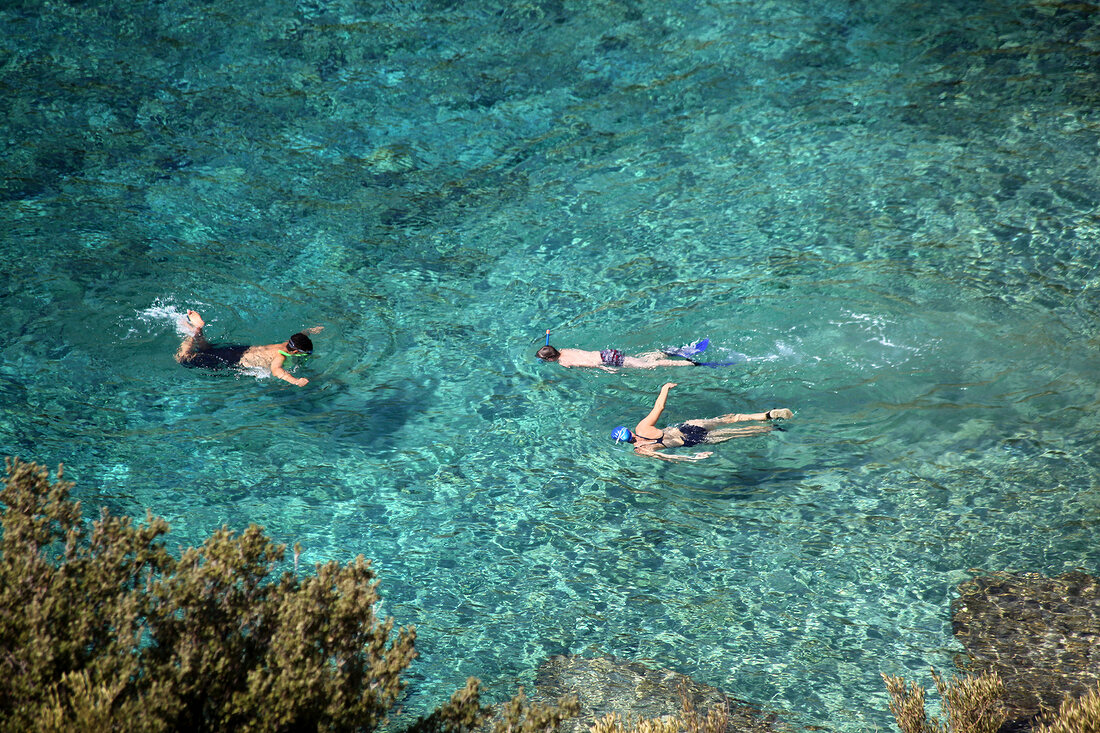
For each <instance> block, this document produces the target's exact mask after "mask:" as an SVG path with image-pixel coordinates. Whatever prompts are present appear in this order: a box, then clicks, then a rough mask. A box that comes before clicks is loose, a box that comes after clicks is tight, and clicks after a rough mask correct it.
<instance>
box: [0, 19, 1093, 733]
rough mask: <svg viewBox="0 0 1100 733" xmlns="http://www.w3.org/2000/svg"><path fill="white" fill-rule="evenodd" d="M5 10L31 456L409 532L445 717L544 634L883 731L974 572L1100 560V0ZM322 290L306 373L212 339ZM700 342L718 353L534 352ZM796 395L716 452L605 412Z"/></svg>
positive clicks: (163, 500)
mask: <svg viewBox="0 0 1100 733" xmlns="http://www.w3.org/2000/svg"><path fill="white" fill-rule="evenodd" d="M127 7H128V8H130V9H128V10H121V9H119V8H118V7H115V4H112V3H105V2H96V1H94V0H92V1H89V2H84V3H73V4H66V3H59V2H58V3H50V4H49V5H48V6H41V5H40V4H37V3H9V4H8V5H6V6H5V8H4V9H3V10H2V11H0V16H2V17H0V21H2V25H0V27H2V28H4V31H3V32H2V36H0V54H2V55H0V83H2V87H0V93H2V94H3V96H4V103H5V108H6V110H7V113H6V115H5V116H4V119H3V123H2V124H3V133H4V134H3V135H2V136H0V141H3V144H4V145H5V152H4V157H3V169H4V176H3V182H2V188H0V202H2V203H0V217H2V223H3V226H2V227H0V231H2V234H0V237H2V239H0V247H2V252H3V256H4V262H5V270H6V273H7V277H6V278H4V281H3V286H2V289H0V295H2V298H3V301H2V302H3V306H2V307H3V314H4V317H5V321H6V322H7V324H8V334H7V338H6V343H5V348H4V349H3V351H2V352H0V395H2V401H0V405H2V407H0V410H2V412H0V448H2V449H3V452H4V453H5V454H18V455H21V456H23V457H27V458H34V459H36V460H38V461H40V462H44V463H47V464H51V465H53V464H56V463H59V462H64V463H65V465H66V473H67V475H68V477H69V478H72V479H75V480H76V481H78V493H79V496H80V497H81V498H82V499H83V500H84V501H85V503H86V506H88V507H95V508H98V507H100V506H107V507H109V508H111V509H112V510H113V511H117V512H126V513H131V514H136V515H142V514H144V511H145V509H146V508H147V507H148V508H149V509H151V510H152V511H154V512H155V513H158V514H161V515H164V516H166V517H167V518H168V519H169V520H170V522H171V523H172V526H173V537H174V538H176V539H178V540H179V541H180V542H185V543H194V542H199V541H201V540H202V538H204V537H205V536H206V535H207V534H209V532H210V531H211V530H213V529H214V528H216V527H218V526H220V525H222V524H229V525H230V526H233V527H236V528H243V527H244V526H245V525H247V524H248V523H249V522H258V523H260V524H262V525H264V526H265V527H266V528H267V530H268V532H269V533H270V534H271V535H272V536H273V537H275V538H276V539H278V540H280V541H283V542H287V543H293V542H294V541H297V540H300V541H301V542H302V544H303V545H304V546H305V547H306V554H305V557H306V559H307V560H310V561H321V560H326V559H339V560H347V559H349V558H350V557H352V556H353V555H355V554H359V553H362V554H364V555H366V556H368V557H371V558H373V559H374V560H375V562H376V565H377V567H378V569H379V571H380V574H381V576H382V580H383V590H384V593H385V597H386V601H385V611H386V612H387V613H390V614H392V615H394V616H395V617H396V618H397V619H398V621H399V622H400V623H414V624H416V625H417V626H418V629H419V640H420V644H419V646H420V649H421V652H422V655H423V656H422V658H421V660H420V661H419V662H418V663H417V665H416V668H415V671H414V678H415V683H416V684H415V688H414V692H413V695H412V697H411V698H410V701H409V707H411V708H413V709H416V708H418V707H420V706H427V705H431V704H435V703H438V702H439V701H441V700H442V699H444V697H445V696H446V695H447V694H449V692H450V691H451V690H453V689H454V688H456V687H458V686H460V685H461V683H462V681H463V680H464V678H465V677H466V676H467V675H476V676H479V677H481V678H482V680H483V681H484V682H485V683H486V684H488V685H489V686H490V688H491V689H492V691H493V692H494V694H496V695H498V696H504V695H506V694H508V693H510V692H511V690H513V689H514V687H515V686H516V685H518V684H530V682H531V681H532V679H533V673H534V669H535V667H536V666H537V664H538V663H539V661H540V660H541V659H543V658H544V657H546V656H547V655H550V654H555V653H562V652H575V653H607V654H616V655H620V656H624V657H629V658H632V659H638V660H642V661H648V662H650V663H652V664H659V665H664V666H669V667H672V668H675V669H677V670H679V671H682V672H684V673H687V674H690V675H692V676H694V677H696V678H697V679H699V680H701V681H705V682H708V683H711V684H714V685H716V686H718V687H720V688H722V689H723V690H726V691H728V692H730V693H731V694H734V695H737V696H738V697H742V698H745V699H748V700H752V701H754V702H757V703H759V704H762V705H766V706H768V707H770V708H773V709H778V710H780V711H781V712H782V713H783V714H784V715H785V716H786V717H787V718H788V719H790V720H792V721H794V722H796V723H801V724H816V725H823V726H826V727H828V728H830V729H835V730H838V731H857V730H866V729H868V728H871V727H874V726H878V727H879V728H880V729H884V728H886V727H888V726H889V724H890V721H889V714H888V713H887V712H886V697H885V693H884V691H883V689H882V683H881V680H880V678H879V672H882V671H885V672H889V673H893V674H904V675H907V676H909V677H915V678H918V679H922V680H927V668H928V666H929V665H935V666H936V667H937V668H947V667H949V665H950V663H951V660H952V658H953V656H954V654H956V653H957V652H958V651H959V647H958V646H957V645H956V644H955V643H954V641H953V640H952V637H951V632H950V617H949V604H950V601H951V598H952V597H953V593H954V590H953V589H954V587H955V585H956V584H957V583H958V582H960V581H962V580H965V579H966V578H968V577H970V573H971V572H972V571H993V570H1002V569H1012V570H1029V571H1037V572H1043V573H1048V574H1056V573H1059V572H1063V571H1065V570H1068V569H1072V568H1083V569H1085V570H1086V571H1092V572H1095V571H1096V570H1097V565H1098V560H1100V551H1098V550H1097V547H1100V542H1098V539H1100V538H1098V535H1100V499H1098V498H1097V497H1098V493H1097V491H1098V488H1100V487H1098V484H1100V470H1098V466H1100V455H1098V451H1097V448H1096V442H1097V433H1098V425H1100V421H1098V419H1097V418H1096V408H1097V403H1098V388H1097V374H1098V373H1100V369H1098V367H1100V360H1098V358H1097V346H1098V343H1100V338H1098V330H1097V315H1098V312H1100V289H1098V285H1100V272H1098V268H1097V265H1098V263H1100V220H1098V218H1097V215H1096V205H1095V202H1096V201H1097V193H1098V191H1100V181H1098V180H1097V174H1096V156H1097V152H1098V150H1100V149H1098V141H1100V135H1098V133H1100V126H1098V122H1100V120H1098V117H1097V112H1096V109H1097V101H1098V92H1097V91H1096V90H1097V89H1100V84H1098V82H1100V78H1098V68H1097V61H1096V58H1097V56H1096V51H1097V50H1098V49H1100V21H1098V20H1097V18H1096V16H1095V15H1092V14H1089V13H1087V12H1086V11H1087V8H1086V7H1085V6H1081V5H1072V4H1069V5H1059V4H1057V3H1022V2H1021V3H1007V2H1004V3H998V2H989V3H977V4H974V3H936V4H929V5H924V4H913V3H873V4H872V3H847V2H845V3H840V2H813V3H805V2H798V3H794V2H786V1H782V2H769V3H712V4H704V5H700V4H698V3H660V4H655V3H628V2H606V3H599V2H593V3H583V4H580V3H578V4H572V3H562V2H541V3H488V4H487V3H468V4H463V3H459V2H442V1H441V2H434V3H433V2H422V3H389V4H383V3H377V4H358V3H351V2H346V3H339V2H332V3H325V2H299V3H297V4H294V3H289V2H287V3H264V4H262V6H260V7H257V5H256V4H250V3H236V2H223V3H218V4H216V5H203V6H192V5H189V4H183V3H174V2H166V3H155V2H148V3H141V4H137V5H131V6H127ZM188 307H195V308H198V309H199V310H200V311H201V312H202V313H203V314H204V316H205V317H206V319H207V321H208V322H209V324H210V326H209V334H210V336H211V337H212V338H214V339H215V340H217V341H237V342H253V343H264V342H270V341H275V340H279V339H282V338H285V337H286V335H288V334H289V333H291V332H293V331H295V330H298V329H299V328H301V327H304V326H308V325H313V324H323V325H325V327H326V329H325V331H324V332H323V333H322V334H321V335H320V336H318V337H317V338H316V339H315V341H316V343H317V346H318V357H317V358H315V359H314V360H312V361H311V363H310V364H309V365H308V366H307V367H305V368H304V369H303V370H302V372H301V373H302V374H306V375H307V376H309V377H310V378H311V380H312V382H311V384H310V385H309V386H308V387H307V388H305V389H295V388H293V387H290V386H289V385H284V384H283V383H281V382H278V381H276V380H271V379H257V378H256V376H255V375H237V376H227V375H210V374H203V373H196V372H195V371H184V370H182V369H180V368H179V367H178V366H177V365H176V364H175V363H174V362H173V361H172V358H171V355H172V352H173V351H174V349H175V346H176V344H177V343H178V336H177V334H176V330H175V326H174V320H175V318H176V317H178V314H180V313H182V312H183V310H185V309H186V308H188ZM546 328H551V329H553V334H554V342H555V343H557V344H559V345H567V346H580V347H587V348H595V349H598V348H602V347H604V346H609V345H613V346H616V347H619V348H623V349H626V350H628V351H633V350H638V351H640V350H643V349H647V348H650V347H652V346H655V345H680V344H683V343H686V342H689V341H692V340H695V339H697V338H700V337H704V336H706V337H709V338H710V339H711V341H712V344H713V346H712V347H711V349H712V351H713V352H714V353H715V355H719V356H720V355H721V354H723V353H726V354H736V353H740V354H744V355H746V356H747V357H748V360H747V361H746V363H745V364H744V365H741V366H738V367H735V368H730V369H723V370H702V369H699V370H690V371H686V372H675V373H669V372H655V373H642V372H637V373H632V372H624V373H619V374H606V373H603V372H598V371H593V372H585V371H577V370H573V371H566V370H561V369H555V368H552V367H549V366H546V365H541V364H539V363H537V362H536V361H535V360H534V358H533V352H534V350H535V349H536V348H537V346H538V345H539V344H540V343H541V341H542V334H543V331H544V329H546ZM669 378H672V379H675V380H677V381H679V382H680V386H679V387H678V388H677V389H676V390H675V391H674V393H673V397H672V399H671V402H670V406H669V409H668V412H667V416H668V419H669V422H673V421H676V420H680V419H686V418H690V417H703V416H711V415H715V414H719V413H722V412H727V411H730V410H756V409H765V408H768V407H773V406H789V407H791V408H792V409H794V410H795V412H796V419H795V420H792V421H790V423H789V425H788V427H789V429H788V430H787V431H786V432H783V433H775V434H772V435H770V436H768V437H767V438H764V439H759V440H743V441H735V442H730V443H726V444H723V445H722V446H720V447H719V448H718V449H717V450H716V452H715V453H716V455H715V457H714V458H712V459H710V460H709V461H707V462H704V463H701V464H696V465H672V464H666V463H658V462H647V461H644V460H642V459H639V458H636V457H634V456H633V455H631V454H630V453H629V452H626V451H624V450H616V449H615V448H614V447H613V446H612V445H611V444H610V442H609V441H608V440H607V437H606V436H607V435H608V433H609V431H610V429H611V428H612V427H614V426H615V425H617V424H620V423H628V424H630V423H632V422H633V421H636V420H637V419H638V418H639V417H640V416H641V415H643V414H644V413H645V411H646V410H647V408H648V406H649V405H650V404H651V402H652V399H653V396H654V394H655V392H656V390H657V388H658V387H659V386H660V384H661V383H662V382H663V381H665V380H666V379H669Z"/></svg>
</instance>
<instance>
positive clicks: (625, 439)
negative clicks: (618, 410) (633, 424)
mask: <svg viewBox="0 0 1100 733" xmlns="http://www.w3.org/2000/svg"><path fill="white" fill-rule="evenodd" d="M633 437H634V433H632V432H630V431H629V430H627V429H626V428H624V427H623V426H622V425H620V426H619V427H617V428H615V429H614V430H612V431H611V439H612V440H614V441H615V442H616V443H629V442H630V439H631V438H633Z"/></svg>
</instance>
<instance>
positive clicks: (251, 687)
mask: <svg viewBox="0 0 1100 733" xmlns="http://www.w3.org/2000/svg"><path fill="white" fill-rule="evenodd" d="M6 468H7V473H6V476H5V479H4V488H3V490H2V491H0V502H2V503H3V505H4V513H3V520H2V526H3V535H2V537H0V730H3V731H34V730H59V729H63V728H64V729H69V730H97V731H107V730H127V731H131V730H132V731H167V730H189V731H207V730H230V729H231V730H234V731H248V730H264V731H278V730H368V731H369V730H373V729H375V728H377V727H378V726H379V725H380V724H381V723H382V722H383V720H385V717H386V714H387V712H388V711H389V710H390V708H391V707H392V706H393V704H394V703H395V701H396V700H397V699H398V698H399V696H400V695H401V694H402V691H403V689H404V683H403V681H402V680H401V673H402V672H403V671H404V670H405V669H406V668H407V667H408V666H409V664H410V663H411V662H412V661H413V659H414V658H415V657H416V650H415V648H414V642H415V639H416V632H415V630H414V629H413V628H411V627H409V628H402V629H398V630H397V632H396V634H394V629H393V619H385V620H381V619H379V618H377V617H376V616H375V615H374V606H375V603H376V602H377V600H378V593H377V585H378V584H377V581H376V580H375V575H374V572H373V571H372V570H371V566H370V563H369V562H367V561H365V560H364V559H363V558H362V557H358V558H356V559H355V561H354V562H351V563H349V564H347V565H345V566H343V567H341V566H339V565H338V564H336V563H328V564H325V565H318V566H317V567H316V568H315V572H314V573H313V574H312V575H308V576H306V577H298V576H297V575H296V574H294V573H290V572H284V573H283V574H282V575H281V576H279V577H273V574H274V572H275V568H276V566H277V565H278V564H280V563H281V562H282V560H283V557H284V551H285V548H284V547H283V546H281V545H275V544H273V543H272V542H271V541H270V540H269V539H268V538H267V537H265V536H264V534H263V531H262V530H261V529H260V528H259V527H257V526H254V525H253V526H251V527H249V528H248V529H247V530H245V531H244V532H243V533H241V534H239V535H238V534H235V533H233V532H230V531H229V530H227V529H224V528H223V529H221V530H219V531H217V532H215V533H214V535H213V536H211V537H210V538H209V539H208V540H207V541H206V542H205V543H204V544H203V546H202V547H200V548H189V549H187V550H185V551H183V552H182V553H181V554H180V556H179V557H178V558H177V557H175V556H173V555H172V553H170V552H168V551H167V550H166V549H165V547H164V544H163V541H162V539H161V538H162V537H163V535H165V534H166V533H167V532H168V525H167V524H166V523H165V522H164V520H162V519H159V518H154V517H153V516H151V515H148V516H147V517H146V521H145V523H144V524H142V525H140V526H135V525H134V523H133V522H132V521H131V520H130V518H128V517H113V516H111V515H110V514H109V513H108V512H107V511H106V510H104V511H103V512H102V513H101V515H100V518H99V519H98V520H97V521H95V522H94V523H92V524H91V526H90V527H89V526H88V525H87V524H86V523H85V522H84V520H83V518H82V515H81V509H80V505H79V504H78V503H77V502H75V501H73V500H71V499H70V498H69V492H70V489H71V488H72V484H70V483H68V482H65V481H63V480H61V471H60V470H58V472H57V480H56V481H53V482H51V480H50V476H49V473H48V471H47V470H46V469H45V468H43V467H40V466H37V465H34V464H28V463H24V462H21V461H19V460H10V459H9V460H8V461H7V464H6ZM296 550H297V548H296ZM296 559H297V552H296V554H295V560H296ZM296 564H297V562H295V565H296ZM510 705H511V707H510V708H509V714H508V715H506V716H505V718H504V721H503V722H502V723H498V725H506V726H512V727H511V729H512V730H517V731H518V730H521V729H522V730H528V728H529V729H530V731H531V733H534V730H536V729H538V727H537V726H536V725H529V726H528V727H527V728H525V727H524V724H525V721H527V720H532V721H536V722H537V721H544V720H549V721H551V722H552V723H553V725H555V726H556V721H557V720H559V719H560V717H561V716H562V715H566V714H569V713H570V711H572V712H575V703H572V704H570V703H569V702H567V701H565V702H564V704H563V705H559V707H557V708H538V707H537V706H528V705H526V704H525V702H524V701H523V698H522V693H521V695H520V696H518V697H517V698H516V699H515V700H513V702H512V703H511V704H510ZM488 713H489V710H488V709H487V708H483V707H482V706H481V704H480V696H479V689H478V682H477V680H475V679H472V678H471V679H470V680H469V681H468V682H467V685H466V687H465V688H464V689H463V690H459V691H458V692H456V693H455V695H454V696H453V697H452V698H451V701H450V702H449V703H447V704H446V705H444V706H442V707H441V708H439V709H438V710H436V711H435V712H434V713H432V714H431V715H429V716H427V717H426V718H423V719H421V720H419V721H417V722H416V723H415V724H414V725H413V726H411V729H412V730H415V731H416V732H417V733H430V732H432V731H445V732H446V733H461V732H462V731H467V730H470V729H472V728H473V727H475V726H477V725H479V724H481V723H483V722H484V721H485V719H486V718H487V715H488ZM555 716H557V717H555Z"/></svg>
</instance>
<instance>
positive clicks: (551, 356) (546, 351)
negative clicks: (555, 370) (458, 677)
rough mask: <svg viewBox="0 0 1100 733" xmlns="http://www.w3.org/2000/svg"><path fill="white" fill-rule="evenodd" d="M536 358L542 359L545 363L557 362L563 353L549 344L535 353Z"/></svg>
mask: <svg viewBox="0 0 1100 733" xmlns="http://www.w3.org/2000/svg"><path fill="white" fill-rule="evenodd" d="M535 356H537V357H538V358H540V359H542V360H543V361H557V360H558V357H559V356H561V352H560V351H558V350H557V349H555V348H554V347H553V346H551V345H550V344H547V345H546V346H543V347H542V348H541V349H539V350H538V352H536V353H535Z"/></svg>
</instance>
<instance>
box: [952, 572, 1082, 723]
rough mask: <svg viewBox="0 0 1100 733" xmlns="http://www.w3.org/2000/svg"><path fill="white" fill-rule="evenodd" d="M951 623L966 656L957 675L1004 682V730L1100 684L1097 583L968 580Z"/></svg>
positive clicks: (1011, 576)
mask: <svg viewBox="0 0 1100 733" xmlns="http://www.w3.org/2000/svg"><path fill="white" fill-rule="evenodd" d="M951 618H952V630H953V632H954V634H955V638H957V639H958V640H959V641H960V642H961V643H962V645H963V647H964V648H965V649H966V653H967V658H966V659H962V660H958V666H959V668H960V669H962V670H963V671H965V672H968V673H971V674H976V673H980V672H985V671H995V672H997V674H998V675H1000V676H1001V678H1002V679H1003V680H1004V682H1005V688H1006V693H1007V694H1006V698H1007V699H1006V702H1007V704H1008V708H1009V723H1008V724H1007V725H1006V726H1005V728H1004V730H1026V729H1027V728H1029V727H1031V725H1032V723H1033V722H1034V719H1035V718H1036V716H1038V715H1039V714H1040V713H1041V712H1045V711H1047V710H1051V709H1053V710H1057V708H1058V706H1059V704H1061V702H1062V700H1063V699H1064V698H1065V697H1067V696H1073V697H1080V696H1081V695H1083V694H1085V693H1086V692H1088V691H1089V690H1090V689H1093V688H1094V687H1095V686H1096V684H1097V682H1098V681H1100V581H1098V579H1097V578H1095V577H1093V576H1091V575H1086V574H1085V573H1080V572H1071V573H1065V574H1064V575H1059V576H1058V577H1056V578H1048V577H1046V576H1043V575H1039V574H1038V573H993V574H991V575H986V576H980V577H976V578H973V579H972V580H968V581H966V582H965V583H961V584H960V585H959V597H958V598H956V599H955V600H954V601H952V603H951Z"/></svg>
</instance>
